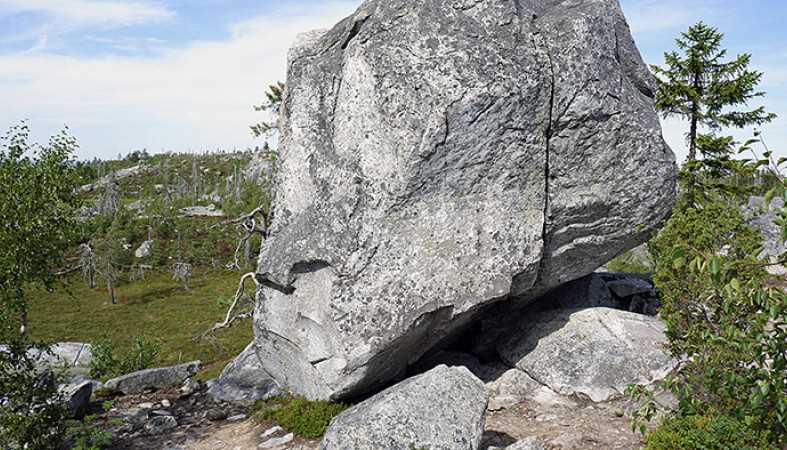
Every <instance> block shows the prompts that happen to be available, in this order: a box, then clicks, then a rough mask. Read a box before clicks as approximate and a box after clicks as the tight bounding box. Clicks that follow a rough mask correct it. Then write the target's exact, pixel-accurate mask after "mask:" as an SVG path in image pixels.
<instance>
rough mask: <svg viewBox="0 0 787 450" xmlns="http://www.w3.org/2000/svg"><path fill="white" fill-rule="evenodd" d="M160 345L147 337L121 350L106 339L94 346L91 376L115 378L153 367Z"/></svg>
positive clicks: (136, 340)
mask: <svg viewBox="0 0 787 450" xmlns="http://www.w3.org/2000/svg"><path fill="white" fill-rule="evenodd" d="M160 347H161V346H160V345H159V344H158V343H157V342H155V341H153V340H152V339H148V338H146V337H137V338H135V339H134V342H133V343H132V344H131V346H130V347H127V348H122V349H121V348H119V347H118V346H116V345H115V344H114V343H113V342H112V341H110V340H108V339H104V340H102V341H101V342H99V343H97V344H96V345H94V346H93V358H92V359H91V361H90V376H91V377H93V378H96V379H99V380H107V379H110V378H115V377H118V376H120V375H124V374H127V373H131V372H136V371H138V370H143V369H147V368H149V367H151V366H152V365H153V363H154V361H155V360H156V357H157V356H158V353H159V349H160Z"/></svg>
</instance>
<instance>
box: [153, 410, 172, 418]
mask: <svg viewBox="0 0 787 450" xmlns="http://www.w3.org/2000/svg"><path fill="white" fill-rule="evenodd" d="M150 415H151V416H154V417H156V416H171V415H172V413H171V412H169V411H167V410H166V409H157V410H155V411H153V412H151V413H150Z"/></svg>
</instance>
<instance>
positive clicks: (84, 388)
mask: <svg viewBox="0 0 787 450" xmlns="http://www.w3.org/2000/svg"><path fill="white" fill-rule="evenodd" d="M59 390H60V393H61V394H62V395H63V398H64V399H65V400H66V405H67V406H68V412H69V413H70V414H71V416H74V417H81V416H82V415H83V414H84V413H85V411H86V410H87V407H88V406H89V405H90V396H91V395H93V383H91V382H90V381H82V382H79V383H70V384H64V385H62V386H60V388H59Z"/></svg>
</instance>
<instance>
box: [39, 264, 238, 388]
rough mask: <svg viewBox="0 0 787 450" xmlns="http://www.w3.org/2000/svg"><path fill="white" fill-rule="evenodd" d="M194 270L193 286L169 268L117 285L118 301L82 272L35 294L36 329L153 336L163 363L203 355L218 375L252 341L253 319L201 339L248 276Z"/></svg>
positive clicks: (68, 336)
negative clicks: (55, 287) (95, 286)
mask: <svg viewBox="0 0 787 450" xmlns="http://www.w3.org/2000/svg"><path fill="white" fill-rule="evenodd" d="M194 275H195V276H194V278H193V279H192V281H191V283H190V287H191V289H190V290H189V291H186V290H185V289H183V287H182V285H180V284H179V283H178V282H175V281H173V280H172V277H171V276H170V275H169V274H168V273H155V272H152V273H148V274H147V276H146V278H145V280H143V281H135V282H130V283H126V284H121V285H120V286H118V287H117V288H116V295H117V298H118V304H117V305H113V304H111V303H110V301H109V296H108V294H107V291H106V289H104V288H103V286H102V287H101V288H98V289H90V288H88V287H87V286H85V284H84V283H83V282H82V281H81V280H80V279H79V278H77V277H75V279H74V280H73V282H72V283H71V284H70V285H69V286H67V287H66V288H61V289H58V290H56V291H55V292H51V293H50V292H45V291H35V292H31V293H30V294H31V295H30V297H29V298H30V299H31V310H30V333H31V335H32V337H33V338H35V339H38V340H43V341H45V342H64V341H73V342H90V343H95V342H98V341H100V340H102V339H105V338H106V339H109V340H110V341H112V342H113V343H115V344H116V345H118V346H120V347H124V346H128V345H130V344H131V343H132V342H133V340H134V338H135V337H137V336H146V337H148V338H151V339H154V340H156V341H157V342H158V343H159V344H160V351H159V354H158V357H157V360H156V364H157V365H162V366H163V365H171V364H177V363H178V362H186V361H192V360H196V359H199V360H201V361H202V362H203V363H204V364H205V366H206V371H205V372H206V374H207V375H208V376H210V375H218V373H220V372H221V370H222V369H223V367H224V365H226V364H227V363H228V362H229V361H231V360H232V358H233V357H234V356H235V355H237V354H239V353H240V352H241V351H243V349H244V348H245V347H246V346H247V345H248V344H249V342H251V339H252V331H251V323H250V321H249V320H245V321H242V322H238V323H236V325H235V326H234V327H233V328H231V329H229V330H223V331H220V332H219V333H218V334H217V335H216V338H215V339H208V340H200V341H195V340H194V338H195V337H196V336H199V335H200V334H201V333H202V332H204V331H205V330H207V329H208V328H210V327H211V326H212V325H213V324H214V323H216V322H219V321H221V320H222V319H223V317H224V314H225V312H226V308H227V304H228V299H231V298H232V296H233V295H234V292H235V289H236V288H237V286H238V279H239V276H240V274H239V273H238V272H232V271H227V270H208V269H197V270H196V271H195V274H194ZM204 376H205V375H203V377H204Z"/></svg>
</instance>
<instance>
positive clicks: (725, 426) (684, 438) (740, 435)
mask: <svg viewBox="0 0 787 450" xmlns="http://www.w3.org/2000/svg"><path fill="white" fill-rule="evenodd" d="M645 442H646V445H645V449H646V450H678V449H679V450H768V449H771V448H772V447H771V446H770V445H769V444H768V442H767V441H766V440H765V439H763V437H762V436H761V435H759V434H758V433H756V432H755V431H753V430H752V429H751V428H750V427H748V426H746V424H744V423H743V422H741V421H740V420H738V419H736V418H733V417H728V416H718V415H695V416H686V417H669V418H667V419H666V420H665V421H664V422H662V423H661V424H660V425H659V427H658V428H656V429H655V430H654V431H653V432H652V433H650V434H648V436H647V437H646V438H645Z"/></svg>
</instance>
